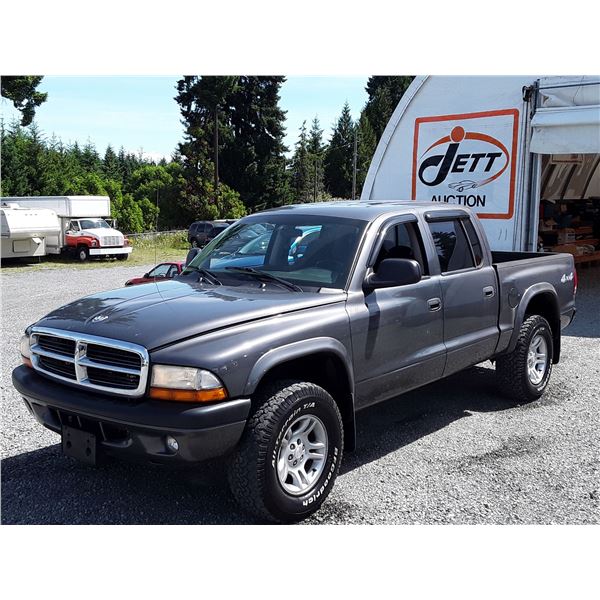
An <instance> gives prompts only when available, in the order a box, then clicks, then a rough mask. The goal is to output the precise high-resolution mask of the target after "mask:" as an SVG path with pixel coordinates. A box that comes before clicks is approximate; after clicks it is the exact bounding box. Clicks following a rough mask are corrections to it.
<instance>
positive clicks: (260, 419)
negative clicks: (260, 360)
mask: <svg viewBox="0 0 600 600" xmlns="http://www.w3.org/2000/svg"><path fill="white" fill-rule="evenodd" d="M342 453H343V432H342V418H341V416H340V412H339V409H338V407H337V404H336V403H335V401H334V400H333V398H332V397H331V396H330V395H329V394H328V393H327V392H326V391H325V390H324V389H323V388H321V387H319V386H318V385H315V384H313V383H309V382H300V381H281V382H278V383H276V384H275V385H273V386H272V387H270V388H269V389H267V390H265V391H264V393H263V394H261V396H260V398H259V403H258V407H257V409H256V411H255V412H254V414H253V415H252V416H251V418H250V419H249V421H248V425H247V426H246V430H245V432H244V435H243V437H242V441H241V444H240V447H239V448H238V450H237V451H236V454H235V455H234V457H233V459H232V462H231V465H230V469H229V483H230V487H231V490H232V492H233V495H234V496H235V498H236V500H237V501H238V503H239V504H240V506H241V507H242V508H244V509H245V510H247V511H248V512H251V513H253V514H254V515H256V516H258V517H259V518H262V519H265V520H268V521H274V522H279V523H286V522H294V521H300V520H302V519H305V518H306V517H308V516H309V515H311V514H312V513H314V512H315V511H316V510H318V509H319V507H320V506H321V504H322V503H323V501H324V500H325V498H326V497H327V495H328V494H329V491H330V490H331V488H332V487H333V483H334V481H335V478H336V477H337V474H338V471H339V467H340V462H341V460H342Z"/></svg>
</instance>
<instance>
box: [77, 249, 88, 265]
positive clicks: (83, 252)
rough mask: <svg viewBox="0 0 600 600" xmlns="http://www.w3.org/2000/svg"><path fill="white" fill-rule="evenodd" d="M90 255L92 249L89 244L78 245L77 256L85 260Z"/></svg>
mask: <svg viewBox="0 0 600 600" xmlns="http://www.w3.org/2000/svg"><path fill="white" fill-rule="evenodd" d="M89 257H90V250H89V248H88V247H87V246H77V258H78V259H79V260H80V261H81V262H85V261H86V260H87V259H88V258H89Z"/></svg>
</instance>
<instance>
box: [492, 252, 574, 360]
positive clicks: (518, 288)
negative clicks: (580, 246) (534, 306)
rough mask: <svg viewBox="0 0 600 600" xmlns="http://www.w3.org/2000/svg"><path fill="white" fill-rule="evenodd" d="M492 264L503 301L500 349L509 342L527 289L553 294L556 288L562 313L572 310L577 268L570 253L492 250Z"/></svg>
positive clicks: (499, 320) (500, 323) (499, 325)
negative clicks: (510, 333)
mask: <svg viewBox="0 0 600 600" xmlns="http://www.w3.org/2000/svg"><path fill="white" fill-rule="evenodd" d="M492 264H493V266H494V268H495V269H496V273H497V275H498V292H499V294H500V298H501V302H500V315H499V319H498V327H499V329H500V344H499V348H502V347H503V346H504V345H505V344H506V342H507V338H508V336H509V332H510V331H511V330H512V328H513V324H514V323H515V317H516V315H517V313H518V310H519V306H520V305H521V301H522V300H524V298H523V296H524V294H525V292H526V290H528V289H536V288H539V289H538V291H548V292H549V294H550V295H552V289H553V290H554V291H555V292H556V297H557V301H558V307H559V310H560V312H561V313H563V312H568V311H570V310H572V309H573V306H574V296H573V287H574V278H575V265H574V262H573V256H572V255H571V254H564V253H558V252H498V251H492ZM542 288H543V289H542Z"/></svg>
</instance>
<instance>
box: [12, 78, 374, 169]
mask: <svg viewBox="0 0 600 600" xmlns="http://www.w3.org/2000/svg"><path fill="white" fill-rule="evenodd" d="M177 79H178V77H176V76H173V77H44V79H43V80H42V83H41V84H40V86H39V88H38V90H39V91H41V92H47V93H48V99H47V101H46V102H44V104H42V105H41V106H40V107H39V108H38V109H37V110H36V117H35V122H36V123H37V125H38V126H39V127H40V129H41V130H42V132H43V133H44V134H45V135H46V136H48V137H50V136H52V134H54V135H56V137H58V138H60V139H62V141H63V142H65V143H69V142H75V141H77V142H78V143H80V144H85V143H86V142H87V141H88V140H90V141H92V142H93V143H94V144H95V146H96V148H97V149H98V151H99V152H100V153H101V154H103V153H104V150H105V149H106V146H107V145H108V144H111V145H112V147H113V148H114V149H115V150H118V149H119V148H120V147H121V146H123V147H124V148H125V150H127V151H132V152H136V153H137V152H138V151H139V150H140V149H141V150H142V151H143V152H144V154H145V155H146V156H148V157H151V158H154V159H155V160H159V159H160V158H161V157H163V156H164V157H166V158H167V159H168V158H169V157H170V156H171V153H172V152H173V150H174V149H175V148H176V145H177V143H178V142H179V141H180V140H181V138H182V135H183V128H182V125H181V123H180V115H179V107H178V105H177V103H176V102H175V100H174V96H175V95H176V89H175V85H176V82H177ZM366 82H367V76H366V75H365V76H355V77H326V76H319V77H288V79H287V81H286V82H285V83H284V84H283V86H282V88H281V101H280V106H281V107H282V108H283V109H284V110H285V111H287V115H286V117H287V119H286V138H285V144H286V146H288V149H289V151H290V152H292V151H293V148H294V144H295V142H296V140H297V138H298V129H299V128H300V126H301V125H302V121H304V120H306V121H307V126H308V127H310V122H311V121H312V119H313V118H314V116H315V115H316V116H318V117H319V120H320V122H321V128H322V129H323V130H324V137H325V139H326V140H327V139H329V135H330V132H331V126H332V124H333V123H334V122H335V121H336V120H337V118H338V117H339V115H340V112H341V110H342V106H343V104H344V102H345V101H348V103H349V104H350V109H351V112H352V116H353V117H354V118H358V116H359V114H360V110H361V108H362V107H363V106H364V104H365V102H366V100H367V94H366V92H365V85H366ZM1 109H2V117H3V118H4V121H5V123H8V122H10V121H11V120H12V119H13V118H18V117H19V113H18V112H17V111H16V110H15V109H14V108H13V106H12V104H11V103H10V102H8V101H6V100H4V99H2V100H1Z"/></svg>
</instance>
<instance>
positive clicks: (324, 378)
mask: <svg viewBox="0 0 600 600" xmlns="http://www.w3.org/2000/svg"><path fill="white" fill-rule="evenodd" d="M282 379H296V380H298V381H310V382H312V383H315V384H317V385H318V386H320V387H322V388H323V389H324V390H326V391H327V392H329V394H331V396H332V398H333V399H334V400H335V402H336V404H337V405H338V408H339V409H340V414H341V415H342V421H343V423H344V447H345V449H346V450H353V449H354V445H355V439H354V438H355V429H354V403H353V398H352V387H351V382H350V375H349V373H348V370H347V369H346V366H345V365H344V362H343V361H342V359H341V358H340V357H339V356H337V355H336V354H333V353H331V352H316V353H313V354H310V355H307V356H301V357H298V358H293V359H291V360H288V361H285V362H282V363H279V364H278V365H275V366H274V367H272V368H271V369H269V370H268V371H267V372H266V373H265V374H264V375H263V377H262V379H261V380H260V382H259V384H258V386H257V387H256V391H257V392H259V391H260V389H261V388H263V387H264V386H266V385H268V384H270V383H272V382H273V381H277V380H282Z"/></svg>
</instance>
